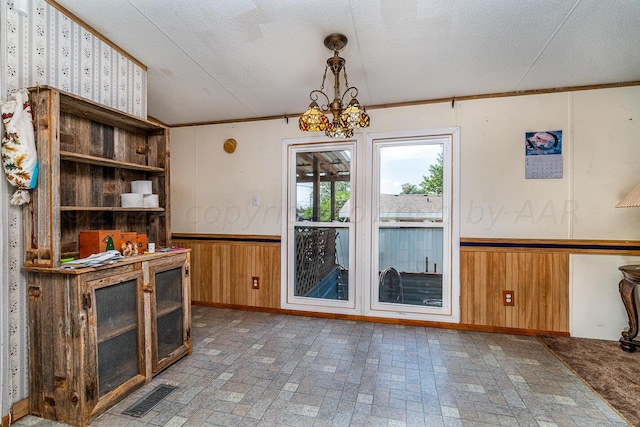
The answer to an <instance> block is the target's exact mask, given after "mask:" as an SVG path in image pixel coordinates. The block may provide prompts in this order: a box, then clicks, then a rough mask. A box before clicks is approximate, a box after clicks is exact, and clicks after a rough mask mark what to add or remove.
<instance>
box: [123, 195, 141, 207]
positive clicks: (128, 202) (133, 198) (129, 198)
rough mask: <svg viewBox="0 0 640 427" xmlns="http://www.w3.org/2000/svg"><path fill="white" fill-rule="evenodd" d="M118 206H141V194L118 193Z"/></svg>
mask: <svg viewBox="0 0 640 427" xmlns="http://www.w3.org/2000/svg"><path fill="white" fill-rule="evenodd" d="M120 206H122V207H123V208H143V207H144V200H143V195H142V194H139V193H122V194H121V195H120Z"/></svg>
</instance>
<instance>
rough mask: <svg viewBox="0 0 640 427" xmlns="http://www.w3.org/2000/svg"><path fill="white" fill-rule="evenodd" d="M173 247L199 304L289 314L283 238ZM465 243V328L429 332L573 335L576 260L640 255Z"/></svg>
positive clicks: (204, 238)
mask: <svg viewBox="0 0 640 427" xmlns="http://www.w3.org/2000/svg"><path fill="white" fill-rule="evenodd" d="M172 243H173V245H176V246H181V247H185V248H190V249H191V251H192V252H191V269H192V273H191V274H192V276H191V286H192V289H191V296H192V302H193V303H194V304H200V305H228V306H239V307H256V308H261V309H265V310H277V311H283V312H285V311H284V310H281V308H280V286H281V282H280V237H279V236H228V235H224V236H220V235H202V234H174V235H173V242H172ZM460 244H461V248H460V311H461V319H460V324H458V325H451V324H446V325H435V324H431V323H429V322H422V323H424V324H425V325H427V326H442V327H455V328H458V329H474V330H485V331H496V332H507V331H512V332H514V333H528V334H533V333H538V332H550V333H559V334H569V303H570V301H569V257H570V255H571V254H574V253H589V254H601V255H605V254H610V255H614V254H615V255H636V256H637V255H640V242H635V241H628V242H627V241H586V240H523V239H517V240H516V239H472V238H463V239H461V242H460ZM252 277H259V278H260V289H257V290H255V289H252V288H251V283H252V281H251V278H252ZM506 290H508V291H513V295H514V305H513V306H505V305H504V304H503V295H502V293H503V291H506ZM306 314H312V313H306ZM352 318H353V319H355V320H372V319H370V318H366V317H363V316H352ZM379 321H389V320H388V319H379ZM398 322H399V323H403V321H402V320H399V321H398ZM404 322H406V321H404ZM408 323H411V324H417V323H421V322H415V321H413V322H408Z"/></svg>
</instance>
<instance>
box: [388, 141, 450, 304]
mask: <svg viewBox="0 0 640 427" xmlns="http://www.w3.org/2000/svg"><path fill="white" fill-rule="evenodd" d="M443 149H444V147H443V144H433V143H424V144H412V145H396V146H383V147H380V149H379V150H380V151H379V152H380V163H379V167H380V182H379V188H380V192H379V194H378V212H377V219H378V221H377V224H378V227H377V228H378V231H377V233H378V236H377V238H378V270H379V271H378V277H379V283H378V301H379V302H383V303H394V304H408V305H418V306H431V307H442V271H443V217H444V210H443V184H444V183H443V166H444V165H443V159H444V151H443Z"/></svg>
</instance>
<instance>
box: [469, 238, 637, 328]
mask: <svg viewBox="0 0 640 427" xmlns="http://www.w3.org/2000/svg"><path fill="white" fill-rule="evenodd" d="M577 253H581V254H600V255H613V254H615V255H638V254H640V244H639V242H637V241H602V240H599V241H595V240H530V239H471V238H464V239H461V241H460V310H461V313H460V321H461V323H463V324H467V325H482V326H485V327H496V328H515V329H522V330H528V331H540V332H555V333H566V334H568V333H569V256H570V255H571V254H577ZM504 291H513V306H508V305H504V303H503V292H504Z"/></svg>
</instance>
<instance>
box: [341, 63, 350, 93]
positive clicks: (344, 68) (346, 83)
mask: <svg viewBox="0 0 640 427" xmlns="http://www.w3.org/2000/svg"><path fill="white" fill-rule="evenodd" d="M342 71H343V72H344V86H345V88H348V87H349V80H348V79H347V63H346V61H345V63H344V64H343V65H342ZM345 90H346V89H345Z"/></svg>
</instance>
